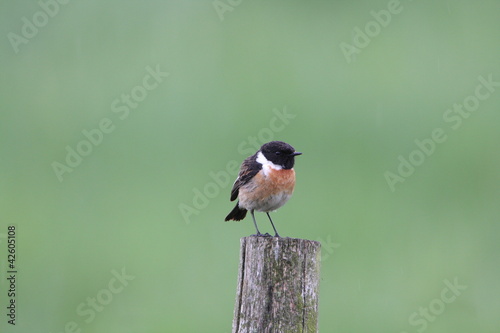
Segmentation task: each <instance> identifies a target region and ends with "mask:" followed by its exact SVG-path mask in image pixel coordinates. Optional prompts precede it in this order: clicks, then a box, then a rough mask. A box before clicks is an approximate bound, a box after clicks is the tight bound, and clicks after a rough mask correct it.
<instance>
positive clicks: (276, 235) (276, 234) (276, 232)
mask: <svg viewBox="0 0 500 333" xmlns="http://www.w3.org/2000/svg"><path fill="white" fill-rule="evenodd" d="M266 214H267V217H269V221H271V225H272V226H273V229H274V233H275V235H274V237H280V235H278V231H276V228H275V227H274V223H273V220H272V219H271V216H270V215H269V212H267V213H266Z"/></svg>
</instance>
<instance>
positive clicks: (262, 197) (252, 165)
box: [225, 141, 302, 237]
mask: <svg viewBox="0 0 500 333" xmlns="http://www.w3.org/2000/svg"><path fill="white" fill-rule="evenodd" d="M301 154H302V153H299V152H296V151H295V149H294V148H293V147H292V146H290V145H289V144H288V143H285V142H282V141H271V142H268V143H266V144H264V145H262V147H260V149H259V150H258V151H257V152H256V153H255V154H253V155H252V156H250V157H248V158H247V159H245V160H244V161H243V163H242V164H241V167H240V172H239V174H238V178H236V181H235V182H234V185H233V189H232V190H231V201H234V200H236V198H238V203H237V204H236V206H235V207H234V209H233V210H232V211H231V212H230V213H229V214H228V215H227V216H226V219H225V221H229V220H234V221H240V220H243V219H244V218H245V216H246V215H247V211H250V213H252V218H253V223H254V225H255V229H257V236H264V235H262V234H261V233H260V231H259V228H258V227H257V222H256V221H255V215H254V211H258V212H265V213H266V214H267V217H269V221H271V225H272V226H273V229H274V232H275V237H279V235H278V232H277V231H276V228H275V227H274V223H273V220H272V219H271V216H269V212H272V211H275V210H277V209H278V208H280V207H281V206H283V205H284V204H285V203H286V202H287V201H288V199H290V197H291V196H292V193H293V188H294V187H295V171H294V170H293V165H294V163H295V156H297V155H301Z"/></svg>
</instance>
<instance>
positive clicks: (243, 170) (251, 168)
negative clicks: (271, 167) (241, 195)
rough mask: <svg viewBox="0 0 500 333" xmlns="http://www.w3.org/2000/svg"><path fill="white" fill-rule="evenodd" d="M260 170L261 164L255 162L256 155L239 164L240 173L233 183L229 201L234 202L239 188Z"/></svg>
mask: <svg viewBox="0 0 500 333" xmlns="http://www.w3.org/2000/svg"><path fill="white" fill-rule="evenodd" d="M260 169H262V164H260V163H259V162H257V155H252V156H250V157H248V158H247V159H246V160H244V161H243V163H241V167H240V173H239V174H238V178H236V180H235V181H234V184H233V189H232V190H231V201H233V200H236V198H237V197H238V192H239V190H240V187H242V186H243V185H245V184H246V183H248V182H249V181H250V179H252V178H253V177H254V176H255V175H256V174H257V173H258V172H259V171H260Z"/></svg>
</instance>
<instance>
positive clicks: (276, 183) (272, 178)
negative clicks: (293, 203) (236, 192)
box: [240, 169, 295, 201]
mask: <svg viewBox="0 0 500 333" xmlns="http://www.w3.org/2000/svg"><path fill="white" fill-rule="evenodd" d="M294 187H295V171H294V170H293V169H281V170H273V169H271V170H269V171H268V172H267V175H265V173H264V172H263V171H262V170H261V171H260V172H259V173H257V174H256V175H255V176H254V178H253V179H252V181H251V182H250V183H249V184H247V185H245V186H244V187H243V188H241V189H240V192H243V193H241V194H243V195H244V196H245V197H246V198H247V199H249V200H257V201H258V200H262V199H264V198H267V197H269V196H271V195H276V194H279V193H282V192H284V193H286V194H290V195H291V194H292V192H293V188H294Z"/></svg>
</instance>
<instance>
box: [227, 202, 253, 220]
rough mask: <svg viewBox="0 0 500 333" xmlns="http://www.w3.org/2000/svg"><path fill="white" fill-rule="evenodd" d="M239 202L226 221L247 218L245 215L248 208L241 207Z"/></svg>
mask: <svg viewBox="0 0 500 333" xmlns="http://www.w3.org/2000/svg"><path fill="white" fill-rule="evenodd" d="M238 204H239V202H238V203H237V204H236V206H235V207H234V208H233V210H232V211H231V212H230V213H229V214H227V216H226V218H225V220H224V221H230V220H234V221H240V220H243V219H244V218H245V216H246V215H247V210H246V209H245V208H240V207H239V206H238Z"/></svg>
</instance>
